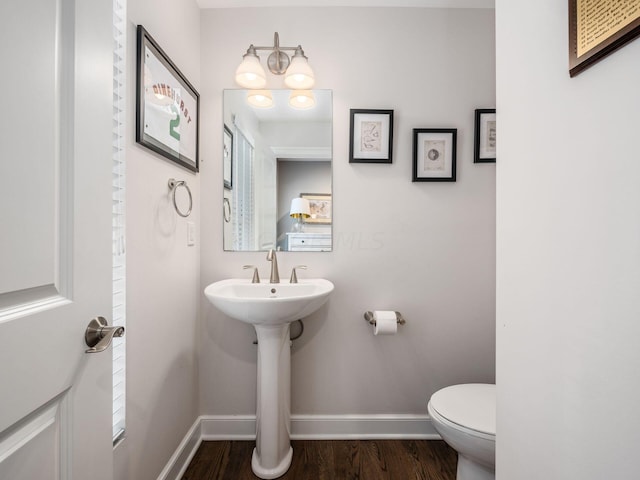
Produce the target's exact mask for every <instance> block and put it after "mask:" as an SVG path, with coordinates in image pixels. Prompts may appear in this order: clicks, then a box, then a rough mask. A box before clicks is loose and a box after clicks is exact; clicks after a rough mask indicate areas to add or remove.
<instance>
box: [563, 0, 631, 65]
mask: <svg viewBox="0 0 640 480" xmlns="http://www.w3.org/2000/svg"><path fill="white" fill-rule="evenodd" d="M638 35H640V0H625V1H604V0H569V75H570V76H571V77H575V76H576V75H578V74H579V73H580V72H582V71H584V70H585V69H587V68H589V67H590V66H591V65H593V64H595V63H597V62H598V61H600V60H602V59H603V58H604V57H606V56H607V55H609V54H610V53H613V52H614V51H616V50H617V49H618V48H620V47H622V46H623V45H624V44H626V43H628V42H630V41H631V40H633V39H634V38H636V37H637V36H638Z"/></svg>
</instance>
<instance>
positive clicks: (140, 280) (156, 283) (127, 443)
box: [114, 0, 200, 480]
mask: <svg viewBox="0 0 640 480" xmlns="http://www.w3.org/2000/svg"><path fill="white" fill-rule="evenodd" d="M127 4H128V20H129V21H128V24H129V25H128V32H127V33H128V42H129V44H128V47H127V55H128V62H127V63H128V72H127V75H128V77H127V84H128V88H127V96H128V98H127V112H128V114H127V122H128V126H127V149H126V162H127V199H126V202H127V226H126V228H127V334H126V337H127V339H126V340H127V433H126V438H125V440H124V441H123V442H122V443H121V444H120V445H119V446H118V447H117V448H116V449H115V451H114V460H115V461H114V463H115V475H114V478H116V479H123V480H124V479H130V480H134V479H135V480H150V479H156V478H158V475H159V474H160V472H161V471H162V469H163V468H164V466H165V465H166V463H167V461H168V459H169V458H170V457H171V455H172V454H173V452H174V451H175V449H176V448H177V446H178V444H179V443H180V441H181V440H182V438H183V437H184V435H185V434H186V433H187V431H188V429H189V428H190V427H191V425H193V422H194V420H195V418H196V417H197V415H198V410H197V391H198V374H197V361H196V340H195V338H196V326H197V317H198V310H199V299H200V285H199V272H200V247H199V243H200V242H199V236H198V238H197V241H196V245H195V246H192V247H188V246H187V224H186V222H187V221H192V222H195V223H196V227H199V225H198V223H199V218H200V188H199V181H198V180H199V178H198V177H197V176H196V175H195V174H193V173H191V172H189V171H187V170H185V169H183V168H181V167H179V166H177V165H176V164H174V163H171V162H169V161H168V160H166V159H164V158H163V157H159V156H157V155H156V154H154V153H152V152H151V151H150V150H147V149H145V148H143V147H141V146H140V145H138V144H136V143H135V99H136V97H135V81H136V74H135V71H136V70H135V64H136V35H135V27H136V25H137V24H142V25H143V26H144V27H145V28H146V29H147V30H148V31H149V33H150V34H151V35H152V36H153V37H154V38H155V40H156V41H157V42H158V43H159V44H160V47H162V49H163V50H164V51H165V52H166V53H167V54H168V55H169V57H170V58H171V60H173V62H174V63H175V64H176V65H177V66H178V68H180V70H181V71H182V72H183V73H184V74H185V75H186V77H187V78H188V79H189V81H190V82H191V83H192V84H193V85H194V86H195V88H196V89H197V90H199V88H200V23H199V18H200V11H199V9H198V7H197V5H196V3H195V1H193V0H187V1H182V2H179V4H177V3H176V4H174V2H162V7H161V8H160V7H159V5H158V2H154V1H152V0H128V2H127ZM169 178H176V179H178V180H186V181H187V182H188V184H189V187H190V188H191V191H192V192H193V205H194V206H193V212H192V213H191V216H190V217H189V218H188V219H184V218H182V217H178V216H177V215H176V213H175V210H174V209H173V205H171V203H170V200H169V197H168V192H169V190H168V187H167V181H168V180H169Z"/></svg>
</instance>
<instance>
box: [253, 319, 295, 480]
mask: <svg viewBox="0 0 640 480" xmlns="http://www.w3.org/2000/svg"><path fill="white" fill-rule="evenodd" d="M289 327H290V324H289V323H285V324H281V325H255V329H256V334H257V337H258V388H257V409H256V448H255V449H254V450H253V456H252V458H251V469H252V470H253V473H255V474H256V475H257V476H258V477H260V478H264V479H271V478H278V477H280V476H282V475H284V474H285V473H286V472H287V470H288V469H289V466H290V465H291V459H292V457H293V449H292V448H291V443H290V440H289V434H290V424H291V413H290V412H291V406H290V402H291V344H290V340H289Z"/></svg>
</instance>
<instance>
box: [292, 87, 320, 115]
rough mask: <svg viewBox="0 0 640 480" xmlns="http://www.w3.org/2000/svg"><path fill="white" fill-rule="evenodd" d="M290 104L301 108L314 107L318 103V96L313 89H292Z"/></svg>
mask: <svg viewBox="0 0 640 480" xmlns="http://www.w3.org/2000/svg"><path fill="white" fill-rule="evenodd" d="M289 105H291V106H292V107H293V108H297V109H300V110H305V109H307V108H313V107H315V105H316V98H315V97H314V96H313V92H312V91H311V90H291V95H289Z"/></svg>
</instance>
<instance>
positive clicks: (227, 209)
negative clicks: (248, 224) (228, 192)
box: [222, 197, 231, 223]
mask: <svg viewBox="0 0 640 480" xmlns="http://www.w3.org/2000/svg"><path fill="white" fill-rule="evenodd" d="M222 216H223V218H224V223H229V222H230V221H231V202H229V199H228V198H227V197H224V200H222Z"/></svg>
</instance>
